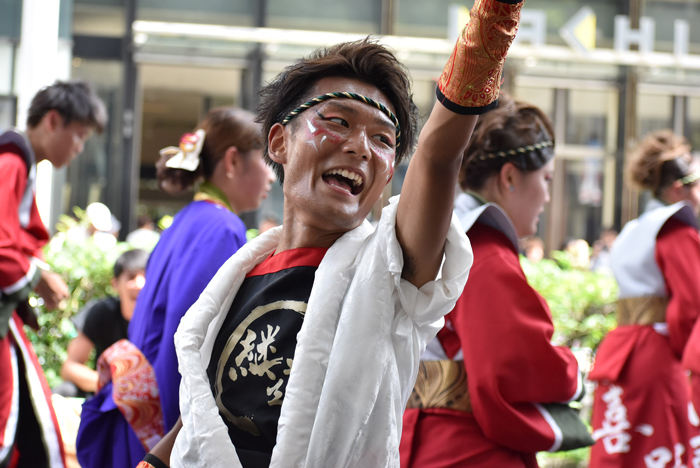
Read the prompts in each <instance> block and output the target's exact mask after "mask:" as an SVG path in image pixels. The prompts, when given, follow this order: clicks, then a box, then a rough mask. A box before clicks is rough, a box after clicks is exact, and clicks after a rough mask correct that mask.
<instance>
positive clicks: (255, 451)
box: [207, 248, 326, 468]
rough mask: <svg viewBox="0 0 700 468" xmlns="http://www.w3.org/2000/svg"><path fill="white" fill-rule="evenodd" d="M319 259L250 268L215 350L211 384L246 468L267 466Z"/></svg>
mask: <svg viewBox="0 0 700 468" xmlns="http://www.w3.org/2000/svg"><path fill="white" fill-rule="evenodd" d="M325 253H326V249H320V248H300V249H293V250H287V251H284V252H281V253H279V254H277V255H274V256H270V257H268V258H267V259H266V260H264V261H263V262H262V263H260V264H259V265H258V266H256V267H255V268H254V269H253V270H252V271H251V272H250V273H248V275H246V278H245V280H244V281H243V284H241V287H240V289H239V290H238V293H237V294H236V297H235V298H234V300H233V304H231V309H230V310H229V312H228V315H227V316H226V318H225V319H224V322H223V325H222V327H221V330H220V331H219V334H218V335H217V337H216V341H215V342H214V349H213V352H212V359H211V361H210V363H209V367H208V368H207V375H208V377H209V384H210V385H211V389H212V393H213V394H214V399H215V400H216V404H217V406H218V407H219V414H220V415H221V418H222V419H223V420H224V422H225V423H226V425H227V426H228V433H229V437H230V438H231V442H233V445H234V446H235V447H236V451H237V453H238V457H239V458H240V460H241V463H242V464H243V467H244V468H260V467H268V466H269V464H270V457H271V455H272V449H273V447H274V446H275V440H276V438H277V422H278V420H279V417H280V410H281V407H282V402H283V401H284V394H285V391H286V388H287V381H288V379H289V373H290V371H291V367H292V362H293V359H294V350H295V348H296V337H297V334H298V333H299V330H301V325H302V323H303V320H304V314H305V313H306V305H307V302H308V300H309V295H310V294H311V288H312V286H313V282H314V275H315V273H316V269H317V268H318V265H319V264H320V263H321V260H322V259H323V256H324V254H325Z"/></svg>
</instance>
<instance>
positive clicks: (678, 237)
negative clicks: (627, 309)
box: [656, 219, 700, 367]
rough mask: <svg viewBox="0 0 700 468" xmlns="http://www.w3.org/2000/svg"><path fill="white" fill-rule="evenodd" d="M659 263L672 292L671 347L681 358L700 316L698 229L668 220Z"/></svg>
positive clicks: (661, 233) (668, 314) (668, 317)
mask: <svg viewBox="0 0 700 468" xmlns="http://www.w3.org/2000/svg"><path fill="white" fill-rule="evenodd" d="M656 263H657V264H658V265H659V268H660V269H661V273H662V274H663V276H664V280H665V281H666V289H667V290H668V295H669V301H668V307H667V308H666V323H667V324H668V335H669V339H670V341H671V347H672V348H673V351H674V352H675V353H676V355H677V356H678V357H682V356H683V353H684V350H685V348H686V344H689V342H688V340H689V338H690V336H691V332H692V331H693V326H694V325H695V322H696V321H697V319H698V316H700V235H698V231H697V230H696V229H695V228H693V227H691V226H688V225H687V224H684V223H682V222H680V221H678V220H675V219H670V220H668V221H667V222H666V224H665V225H664V227H663V228H661V231H659V235H658V236H657V238H656ZM694 335H695V336H696V338H695V339H694V342H695V343H694V347H695V346H699V345H700V343H697V341H698V340H699V339H700V331H698V332H695V333H694ZM698 356H700V354H698ZM698 366H700V362H696V363H695V367H698Z"/></svg>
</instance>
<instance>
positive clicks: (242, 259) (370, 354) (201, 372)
mask: <svg viewBox="0 0 700 468" xmlns="http://www.w3.org/2000/svg"><path fill="white" fill-rule="evenodd" d="M397 206H398V197H394V198H392V199H391V200H390V205H389V206H387V207H386V208H385V210H384V211H383V213H382V218H381V220H380V222H379V225H378V226H377V228H376V230H373V229H372V227H371V226H370V224H369V223H368V222H367V221H365V222H364V223H363V224H362V225H361V226H360V227H358V228H356V229H354V230H352V231H350V232H348V233H346V234H345V235H343V236H342V237H341V238H340V239H338V240H337V241H336V242H335V244H333V246H332V247H331V248H330V249H329V250H328V252H327V253H326V256H325V257H324V259H323V261H322V262H321V264H320V266H319V268H318V270H317V271H316V276H315V280H314V284H313V288H312V290H311V296H310V297H309V303H308V307H307V310H306V315H305V318H304V323H303V325H302V328H301V331H300V332H299V335H298V336H297V345H296V351H295V355H294V364H293V367H292V372H291V375H290V376H289V381H288V384H287V390H286V394H285V397H284V403H283V404H282V409H281V416H280V420H279V430H278V434H277V442H276V445H275V448H274V451H273V453H272V462H271V465H270V466H271V467H272V468H281V467H285V468H286V467H297V468H302V467H303V468H321V467H335V468H341V467H358V468H360V467H362V468H364V467H392V468H393V467H396V468H398V466H399V456H398V448H399V441H400V438H401V422H402V415H403V411H404V408H405V406H406V402H407V400H408V397H409V395H410V392H411V389H412V388H413V384H414V382H415V379H416V372H417V369H418V363H419V360H420V356H421V354H422V353H423V350H424V349H425V346H426V344H427V343H428V342H429V341H430V340H431V339H432V338H433V337H434V336H435V334H436V333H437V332H438V331H439V330H440V328H441V327H442V325H443V316H444V315H445V314H447V313H448V312H450V310H452V308H453V307H454V304H455V302H456V301H457V299H458V298H459V296H460V295H461V293H462V290H463V289H464V285H465V283H466V281H467V276H468V273H469V269H470V267H471V264H472V251H471V246H470V245H469V241H468V239H467V237H466V235H465V234H464V231H463V229H462V227H461V226H460V224H459V221H458V220H457V219H456V217H453V219H452V223H451V226H450V230H449V232H448V234H447V241H446V243H445V259H444V262H443V265H442V270H441V273H440V275H439V278H438V279H437V280H435V281H432V282H429V283H427V284H425V285H424V286H423V287H421V288H420V289H417V288H416V287H415V286H413V285H412V284H411V283H409V282H408V281H405V280H403V279H401V271H402V269H403V256H402V252H401V247H400V245H399V243H398V241H397V239H396V231H395V221H396V210H397ZM280 233H281V228H277V229H275V230H272V231H269V232H267V233H265V234H264V235H262V236H260V237H259V238H257V239H255V240H254V241H252V242H251V243H249V244H247V245H246V246H244V247H243V248H241V249H240V250H239V251H238V252H237V253H236V254H235V255H233V256H232V257H231V258H230V259H229V260H228V261H227V262H226V263H225V264H224V265H223V266H222V267H221V269H220V270H219V272H218V273H217V274H216V276H215V277H214V278H213V279H212V281H211V283H209V286H207V288H206V289H205V290H204V292H203V293H202V295H201V296H200V298H199V300H197V302H196V303H195V304H194V305H193V306H192V307H191V308H190V310H189V311H188V312H187V314H186V315H185V317H184V318H183V319H182V322H181V323H180V327H179V328H178V331H177V333H176V334H175V346H176V349H177V355H178V360H179V370H180V373H181V374H182V382H181V384H180V410H181V413H182V421H183V425H184V427H183V429H182V430H181V431H180V434H179V435H178V438H177V441H176V443H175V447H174V449H173V455H172V458H171V464H172V466H173V467H180V466H187V467H202V468H204V467H206V468H219V467H220V468H224V467H227V468H233V467H241V464H240V461H239V460H238V456H237V455H236V450H235V448H234V446H233V444H232V443H231V439H230V438H229V436H228V429H227V427H226V425H225V424H224V422H223V420H222V419H221V417H220V416H219V410H218V408H217V406H216V403H215V401H214V397H213V395H212V392H211V388H210V386H209V381H208V378H207V374H206V368H207V366H208V364H209V360H210V358H211V351H212V347H213V343H214V340H215V338H216V335H217V334H218V332H219V329H220V328H221V324H222V321H223V319H224V318H225V316H226V314H227V313H228V311H229V308H230V306H231V303H232V302H233V298H234V296H235V295H236V292H237V291H238V288H239V287H240V285H241V283H242V282H243V280H244V278H245V275H246V273H247V272H249V271H250V270H251V269H252V268H253V267H254V266H255V265H257V264H258V263H260V262H261V261H262V260H263V259H265V258H266V257H267V256H268V255H269V254H270V253H271V252H272V251H274V249H275V248H276V247H277V245H278V242H279V238H280Z"/></svg>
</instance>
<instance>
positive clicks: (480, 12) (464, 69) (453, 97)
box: [437, 0, 523, 115]
mask: <svg viewBox="0 0 700 468" xmlns="http://www.w3.org/2000/svg"><path fill="white" fill-rule="evenodd" d="M522 6H523V0H476V3H475V4H474V7H473V8H472V9H471V12H470V20H469V23H467V25H466V26H465V27H464V29H463V30H462V34H461V35H460V36H459V39H458V40H457V44H455V48H454V50H453V51H452V55H451V56H450V59H449V60H448V62H447V65H445V69H444V70H443V72H442V75H441V76H440V80H439V81H438V89H437V98H438V100H439V101H440V102H441V103H442V105H444V106H445V107H446V108H447V109H449V110H451V111H452V112H455V113H457V114H464V115H474V114H483V113H484V112H486V111H488V110H490V109H493V108H494V107H496V104H497V101H498V93H499V89H500V86H501V74H502V73H503V64H504V63H505V60H506V54H507V53H508V48H509V47H510V44H511V43H512V42H513V39H514V38H515V33H516V32H517V31H518V24H519V23H520V10H521V9H522Z"/></svg>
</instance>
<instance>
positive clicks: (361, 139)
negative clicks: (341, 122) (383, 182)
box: [343, 129, 372, 159]
mask: <svg viewBox="0 0 700 468" xmlns="http://www.w3.org/2000/svg"><path fill="white" fill-rule="evenodd" d="M343 149H344V150H345V151H346V152H348V153H354V154H356V155H358V156H360V157H361V158H362V159H370V158H371V157H372V150H371V148H370V142H369V135H367V131H366V130H364V129H356V130H355V131H353V132H351V133H350V135H348V138H347V140H346V141H345V144H344V145H343Z"/></svg>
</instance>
